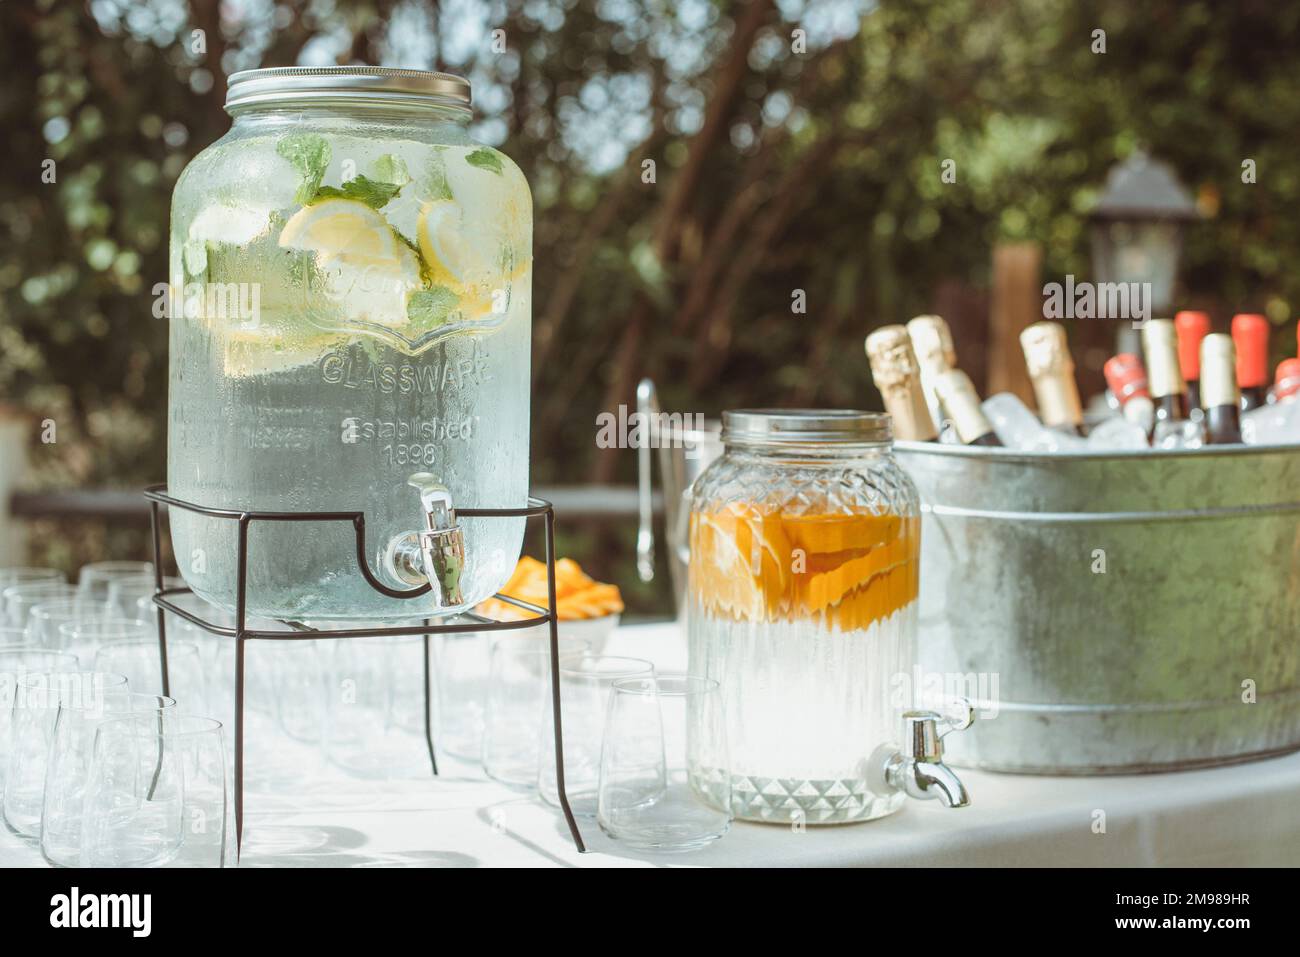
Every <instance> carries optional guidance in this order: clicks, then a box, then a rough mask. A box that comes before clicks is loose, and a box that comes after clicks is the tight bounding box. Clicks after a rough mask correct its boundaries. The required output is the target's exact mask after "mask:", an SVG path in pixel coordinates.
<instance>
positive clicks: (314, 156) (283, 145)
mask: <svg viewBox="0 0 1300 957" xmlns="http://www.w3.org/2000/svg"><path fill="white" fill-rule="evenodd" d="M275 151H276V152H277V153H279V154H280V155H281V156H282V157H284V159H286V160H288V162H289V165H290V166H292V167H293V168H294V169H295V170H297V171H298V175H299V176H301V177H302V181H301V182H300V183H299V184H298V191H297V192H296V193H294V196H293V198H294V202H296V203H298V204H299V205H304V206H305V205H306V204H307V203H309V202H311V199H312V197H313V196H314V195H316V190H318V189H319V188H320V181H321V180H322V179H324V178H325V169H326V167H328V166H329V165H330V145H329V143H326V142H325V138H324V137H323V136H317V135H316V134H315V133H290V134H289V135H288V136H286V137H284V139H282V140H280V142H278V143H276V144H275Z"/></svg>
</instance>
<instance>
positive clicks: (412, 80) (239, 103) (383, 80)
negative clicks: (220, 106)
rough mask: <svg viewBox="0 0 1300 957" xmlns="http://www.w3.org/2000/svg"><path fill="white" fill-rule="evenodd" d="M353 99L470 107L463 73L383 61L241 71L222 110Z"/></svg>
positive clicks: (382, 102)
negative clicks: (407, 67) (394, 66)
mask: <svg viewBox="0 0 1300 957" xmlns="http://www.w3.org/2000/svg"><path fill="white" fill-rule="evenodd" d="M328 99H332V100H345V101H346V100H351V101H354V102H355V101H364V102H370V103H377V104H389V105H397V106H442V107H449V108H452V109H458V110H463V111H466V112H468V111H469V106H470V85H469V81H468V80H466V79H465V78H463V77H459V76H455V75H453V74H451V73H433V72H430V71H428V70H399V69H392V68H390V67H382V66H323V67H302V66H291V67H272V68H269V69H263V70H243V71H241V72H239V73H236V74H234V75H232V76H231V77H230V80H229V83H228V84H227V86H226V111H227V112H231V113H233V112H234V111H235V110H237V109H242V108H243V107H246V106H255V105H262V106H265V105H269V104H277V103H279V104H285V105H291V104H294V103H301V102H306V101H309V100H328Z"/></svg>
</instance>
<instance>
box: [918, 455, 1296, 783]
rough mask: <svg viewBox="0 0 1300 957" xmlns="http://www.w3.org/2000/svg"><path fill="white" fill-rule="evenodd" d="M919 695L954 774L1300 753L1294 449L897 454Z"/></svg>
mask: <svg viewBox="0 0 1300 957" xmlns="http://www.w3.org/2000/svg"><path fill="white" fill-rule="evenodd" d="M897 449H898V455H899V460H900V461H901V462H902V464H903V467H904V468H906V469H907V470H908V472H909V473H910V474H911V475H912V477H913V478H914V479H915V481H916V484H917V487H918V488H919V489H920V492H921V500H922V514H923V519H922V523H923V527H922V536H921V541H922V546H921V553H922V561H921V602H920V604H921V608H920V624H921V634H920V661H921V667H922V669H923V674H924V678H925V680H927V681H933V682H934V685H932V687H936V686H937V683H938V682H940V681H942V682H943V683H944V687H945V688H946V689H948V690H949V692H951V690H952V689H953V688H958V687H960V686H962V685H963V684H964V686H965V688H966V689H967V691H966V696H967V697H971V698H972V699H974V702H975V705H976V707H977V708H979V709H980V710H981V711H982V712H984V714H983V715H982V717H983V720H980V721H976V722H975V725H974V727H973V728H972V729H971V730H970V731H968V732H966V733H965V734H960V735H953V736H952V738H951V739H950V740H951V742H952V744H951V746H950V748H949V749H948V756H949V758H950V760H951V761H952V763H954V764H964V765H966V766H977V767H982V768H988V769H991V770H999V771H1015V772H1029V773H1051V774H1111V773H1129V772H1135V771H1159V770H1174V769H1179V768H1188V767H1195V766H1197V765H1207V764H1219V763H1224V762H1229V761H1237V760H1242V759H1246V758H1253V757H1262V756H1266V755H1269V754H1274V753H1278V752H1283V751H1287V750H1293V749H1296V748H1300V449H1298V448H1295V447H1290V448H1286V447H1244V446H1237V447H1221V448H1207V449H1203V450H1197V451H1186V452H1114V453H1106V454H1089V453H1080V454H1062V455H1042V454H1029V453H1022V452H1014V451H1011V450H1007V449H984V448H970V447H965V446H948V445H939V444H935V443H912V442H900V443H898V446H897Z"/></svg>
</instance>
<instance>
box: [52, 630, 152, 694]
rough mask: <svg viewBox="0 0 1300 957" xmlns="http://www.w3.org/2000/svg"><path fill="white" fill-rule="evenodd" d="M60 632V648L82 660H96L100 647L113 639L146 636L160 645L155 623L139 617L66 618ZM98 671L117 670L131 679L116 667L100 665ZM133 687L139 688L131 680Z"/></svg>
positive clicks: (58, 642)
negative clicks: (155, 631)
mask: <svg viewBox="0 0 1300 957" xmlns="http://www.w3.org/2000/svg"><path fill="white" fill-rule="evenodd" d="M58 633H59V637H58V640H57V641H56V642H55V644H56V645H57V646H58V647H59V648H61V649H64V650H66V651H68V652H70V653H71V654H74V655H76V656H77V657H78V658H80V659H81V660H82V661H94V660H95V655H97V654H98V653H99V650H100V648H101V647H103V646H104V645H106V644H108V643H109V642H111V641H126V640H129V639H133V638H147V639H149V640H150V641H152V642H153V643H154V644H155V645H157V644H158V638H157V636H156V635H155V633H154V626H153V625H152V624H150V623H149V622H147V621H142V620H140V619H139V618H117V617H112V618H107V617H105V618H91V619H89V620H78V621H66V622H64V623H63V624H61V625H59V628H58ZM96 670H98V671H118V672H119V673H120V674H125V675H126V676H127V678H128V679H130V678H131V676H130V675H129V674H127V673H126V672H125V671H121V669H117V668H98V669H96ZM131 687H132V688H135V687H136V683H135V681H134V680H131ZM140 690H147V689H140Z"/></svg>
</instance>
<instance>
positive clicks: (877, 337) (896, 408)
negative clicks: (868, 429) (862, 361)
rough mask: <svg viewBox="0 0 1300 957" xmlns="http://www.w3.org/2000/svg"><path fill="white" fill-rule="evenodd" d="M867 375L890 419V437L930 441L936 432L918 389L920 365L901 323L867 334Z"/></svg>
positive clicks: (937, 432)
mask: <svg viewBox="0 0 1300 957" xmlns="http://www.w3.org/2000/svg"><path fill="white" fill-rule="evenodd" d="M866 348H867V361H869V362H870V363H871V377H872V378H873V379H874V380H875V382H876V388H877V389H879V390H880V395H881V398H883V399H884V400H885V411H886V412H888V413H889V415H890V418H892V419H893V420H894V436H895V437H896V438H899V439H902V440H904V441H907V442H931V441H933V440H934V439H936V438H938V436H939V431H938V429H936V428H935V427H934V420H933V419H932V418H931V417H930V408H929V406H928V405H927V404H926V401H925V392H924V390H922V388H921V368H920V366H919V365H918V364H917V361H916V353H915V352H913V351H912V340H911V338H910V337H909V336H908V334H907V330H906V329H905V328H904V327H903V326H898V325H894V326H882V327H881V328H879V329H877V330H876V331H875V332H873V333H871V335H869V336H867V341H866Z"/></svg>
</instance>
